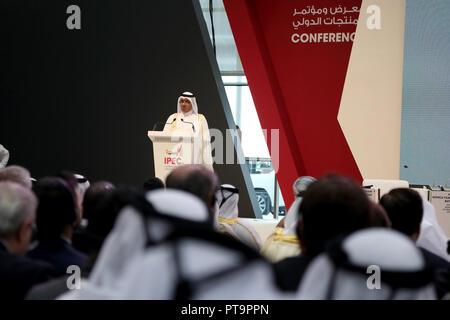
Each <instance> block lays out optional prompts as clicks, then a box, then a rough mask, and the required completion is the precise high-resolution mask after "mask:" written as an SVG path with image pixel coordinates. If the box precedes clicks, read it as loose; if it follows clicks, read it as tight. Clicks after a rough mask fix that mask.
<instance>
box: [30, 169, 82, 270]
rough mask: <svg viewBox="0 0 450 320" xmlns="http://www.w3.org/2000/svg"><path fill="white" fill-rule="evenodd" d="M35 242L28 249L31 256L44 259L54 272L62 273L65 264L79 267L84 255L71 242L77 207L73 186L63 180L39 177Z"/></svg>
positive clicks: (77, 216) (76, 221)
mask: <svg viewBox="0 0 450 320" xmlns="http://www.w3.org/2000/svg"><path fill="white" fill-rule="evenodd" d="M35 192H36V195H37V197H38V199H39V204H38V207H37V218H36V223H37V229H38V244H37V246H36V247H35V248H33V249H32V250H30V251H29V252H28V256H29V257H30V258H32V259H36V260H43V261H46V262H48V263H50V264H51V265H52V266H53V268H54V276H55V277H56V276H62V275H65V274H66V272H67V267H68V266H70V265H77V266H79V267H81V266H82V265H83V264H84V263H85V262H86V260H87V256H86V255H85V254H83V253H82V252H79V251H78V250H76V249H75V248H74V247H73V246H72V244H71V241H72V233H73V229H74V227H75V226H76V225H77V224H78V222H79V220H80V219H79V208H78V205H77V196H76V195H75V192H74V188H73V187H71V186H70V185H69V183H68V182H67V181H66V180H63V179H62V178H58V177H48V178H44V179H42V180H39V181H38V183H37V185H36V188H35Z"/></svg>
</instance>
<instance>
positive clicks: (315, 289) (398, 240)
mask: <svg viewBox="0 0 450 320" xmlns="http://www.w3.org/2000/svg"><path fill="white" fill-rule="evenodd" d="M433 273H434V272H433V268H432V264H431V261H430V260H429V259H428V258H427V257H426V256H425V255H424V254H423V252H422V251H421V250H420V249H419V248H418V247H417V246H416V245H415V244H414V242H412V241H411V239H409V238H408V237H407V236H406V235H404V234H402V233H400V232H398V231H396V230H392V229H387V228H368V229H364V230H358V231H355V232H354V233H352V234H350V235H348V236H346V237H344V236H342V237H338V238H336V239H334V240H333V241H331V242H330V243H329V244H328V246H327V248H326V250H325V251H324V252H323V253H322V254H321V255H319V256H317V257H316V258H315V259H314V260H313V261H312V262H311V264H310V265H309V266H308V269H307V271H306V273H305V275H304V277H303V278H302V282H301V284H300V289H299V295H298V296H297V298H298V299H308V300H311V299H327V300H330V299H335V300H352V299H360V300H422V299H433V300H434V299H436V288H435V286H434V284H433V279H434V276H433ZM369 275H371V276H369ZM374 289H375V290H374Z"/></svg>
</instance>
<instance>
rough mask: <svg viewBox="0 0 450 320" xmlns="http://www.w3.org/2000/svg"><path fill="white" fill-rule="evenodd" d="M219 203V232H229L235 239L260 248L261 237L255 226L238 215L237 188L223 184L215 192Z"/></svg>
mask: <svg viewBox="0 0 450 320" xmlns="http://www.w3.org/2000/svg"><path fill="white" fill-rule="evenodd" d="M216 198H217V203H218V205H219V229H218V231H219V232H225V233H231V235H232V236H233V237H235V238H236V239H237V240H239V241H241V242H243V243H245V244H246V245H248V246H250V247H252V248H254V249H256V250H260V249H261V246H262V242H261V238H260V236H259V234H258V233H257V232H256V230H255V228H254V227H253V226H252V225H251V224H250V223H248V222H246V221H245V220H243V219H240V218H239V217H238V215H239V209H238V203H239V190H238V189H237V188H236V187H234V186H232V185H230V184H223V185H222V186H221V187H220V190H219V191H217V193H216Z"/></svg>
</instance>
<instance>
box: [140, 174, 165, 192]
mask: <svg viewBox="0 0 450 320" xmlns="http://www.w3.org/2000/svg"><path fill="white" fill-rule="evenodd" d="M143 188H144V191H152V190H157V189H164V182H163V181H162V180H161V179H160V178H158V177H153V178H150V179H148V180H147V181H145V182H144V186H143Z"/></svg>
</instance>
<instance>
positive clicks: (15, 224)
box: [0, 181, 37, 254]
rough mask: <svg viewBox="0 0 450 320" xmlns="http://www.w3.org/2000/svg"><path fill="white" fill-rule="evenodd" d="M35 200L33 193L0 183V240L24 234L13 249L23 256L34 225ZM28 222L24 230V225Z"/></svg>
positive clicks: (7, 183)
mask: <svg viewBox="0 0 450 320" xmlns="http://www.w3.org/2000/svg"><path fill="white" fill-rule="evenodd" d="M36 206H37V199H36V197H35V195H34V194H33V192H32V191H31V190H30V189H28V188H25V187H23V186H21V185H19V184H16V183H13V182H7V181H4V182H0V239H2V240H8V238H10V237H13V236H14V235H15V234H17V232H22V233H24V234H25V233H26V234H27V235H26V236H25V237H24V236H22V237H15V238H18V239H20V241H21V243H19V244H18V245H17V246H16V247H15V248H14V249H15V250H14V251H15V252H14V253H17V254H25V252H26V250H27V247H28V244H29V242H30V239H31V227H32V225H33V223H34V219H35V213H36ZM26 221H28V225H27V226H26V227H27V228H28V230H21V229H23V228H24V223H26Z"/></svg>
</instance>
